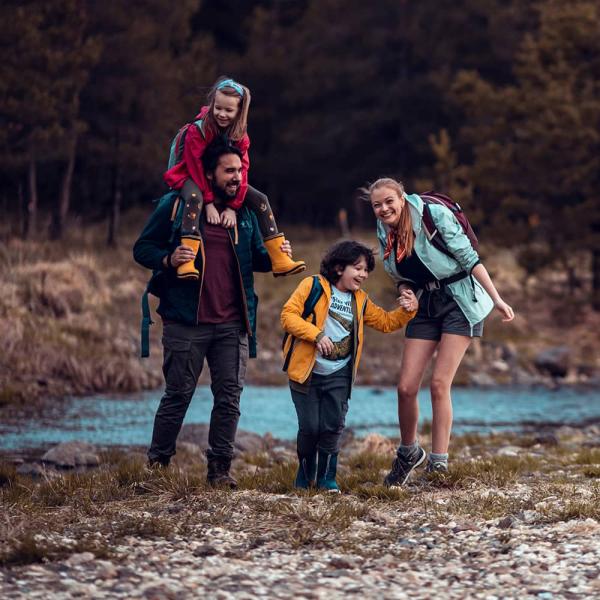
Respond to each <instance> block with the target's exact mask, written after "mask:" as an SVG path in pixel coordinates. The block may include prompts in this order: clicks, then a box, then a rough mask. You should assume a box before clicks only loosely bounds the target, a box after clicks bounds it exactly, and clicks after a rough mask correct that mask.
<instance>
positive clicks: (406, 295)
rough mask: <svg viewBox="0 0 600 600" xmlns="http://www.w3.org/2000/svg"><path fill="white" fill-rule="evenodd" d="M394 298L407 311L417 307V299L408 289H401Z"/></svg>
mask: <svg viewBox="0 0 600 600" xmlns="http://www.w3.org/2000/svg"><path fill="white" fill-rule="evenodd" d="M396 299H397V300H398V304H399V305H400V306H401V307H402V308H403V309H404V310H405V311H407V312H412V311H414V310H417V309H418V308H419V301H418V300H417V297H416V296H415V293H414V292H413V291H412V290H410V289H405V290H403V291H402V293H401V294H400V295H399V296H398V298H396Z"/></svg>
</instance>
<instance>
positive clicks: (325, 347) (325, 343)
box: [317, 335, 334, 356]
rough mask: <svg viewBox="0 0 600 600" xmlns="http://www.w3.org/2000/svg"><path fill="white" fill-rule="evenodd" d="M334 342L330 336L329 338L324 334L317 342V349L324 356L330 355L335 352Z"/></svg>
mask: <svg viewBox="0 0 600 600" xmlns="http://www.w3.org/2000/svg"><path fill="white" fill-rule="evenodd" d="M333 349H334V347H333V342H332V341H331V339H330V338H328V337H327V336H326V335H324V336H323V337H322V338H321V339H320V340H319V341H318V342H317V350H318V351H319V352H320V353H321V354H322V355H323V356H329V355H330V354H331V353H332V352H333Z"/></svg>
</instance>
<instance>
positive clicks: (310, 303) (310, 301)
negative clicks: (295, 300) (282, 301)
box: [281, 275, 323, 371]
mask: <svg viewBox="0 0 600 600" xmlns="http://www.w3.org/2000/svg"><path fill="white" fill-rule="evenodd" d="M322 295H323V286H322V285H321V280H320V279H319V276H318V275H313V281H312V286H311V288H310V292H309V293H308V296H307V297H306V300H305V301H304V309H303V310H302V318H303V319H307V318H308V317H309V316H310V315H313V322H314V321H315V320H316V315H315V314H314V312H315V306H316V305H317V302H318V301H319V298H320V297H321V296H322ZM289 337H290V334H289V333H287V332H286V333H284V335H283V339H282V341H281V349H282V350H283V349H284V348H285V344H286V343H287V341H288V338H289ZM295 341H296V338H292V342H291V344H290V348H289V350H288V351H287V354H286V355H285V359H284V361H283V369H282V370H283V371H287V369H288V366H289V364H290V359H291V358H292V352H293V351H294V342H295Z"/></svg>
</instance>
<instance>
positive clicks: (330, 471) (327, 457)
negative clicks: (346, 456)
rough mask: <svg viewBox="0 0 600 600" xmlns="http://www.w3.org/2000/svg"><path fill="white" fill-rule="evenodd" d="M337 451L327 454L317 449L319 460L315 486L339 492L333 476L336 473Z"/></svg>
mask: <svg viewBox="0 0 600 600" xmlns="http://www.w3.org/2000/svg"><path fill="white" fill-rule="evenodd" d="M337 459H338V455H337V452H336V453H335V454H329V453H327V452H323V451H322V450H319V462H318V465H317V488H319V489H320V490H326V491H328V492H334V493H336V494H339V493H340V488H339V487H338V484H337V481H336V480H335V476H336V474H337Z"/></svg>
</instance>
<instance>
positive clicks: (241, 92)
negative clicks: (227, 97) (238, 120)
mask: <svg viewBox="0 0 600 600" xmlns="http://www.w3.org/2000/svg"><path fill="white" fill-rule="evenodd" d="M226 87H230V88H233V89H234V90H235V91H236V92H237V93H238V94H239V95H240V96H242V97H243V96H244V88H243V87H242V86H241V85H240V84H239V83H238V82H237V81H234V80H233V79H224V80H223V81H220V82H219V83H218V84H217V90H222V89H223V88H226Z"/></svg>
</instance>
